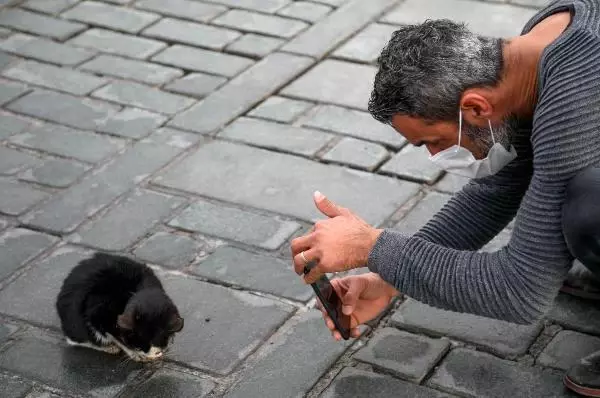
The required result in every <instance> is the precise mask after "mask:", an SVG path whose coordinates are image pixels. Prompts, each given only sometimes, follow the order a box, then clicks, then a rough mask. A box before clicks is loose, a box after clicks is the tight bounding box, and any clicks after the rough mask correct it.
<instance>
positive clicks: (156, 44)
mask: <svg viewBox="0 0 600 398" xmlns="http://www.w3.org/2000/svg"><path fill="white" fill-rule="evenodd" d="M67 44H71V45H73V46H79V47H84V48H88V49H92V50H96V51H100V52H105V53H109V54H115V55H122V56H125V57H131V58H147V57H149V56H150V55H152V54H156V53H157V52H158V51H160V50H162V49H163V48H165V47H167V45H166V44H165V43H163V42H160V41H157V40H154V39H148V38H144V37H138V36H131V35H126V34H123V33H119V32H113V31H110V30H106V29H89V30H86V31H85V32H83V33H81V34H80V35H79V36H76V37H74V38H72V39H71V40H69V41H67Z"/></svg>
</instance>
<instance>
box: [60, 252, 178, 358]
mask: <svg viewBox="0 0 600 398" xmlns="http://www.w3.org/2000/svg"><path fill="white" fill-rule="evenodd" d="M56 309H57V311H58V315H59V317H60V321H61V325H62V329H63V332H64V334H65V335H66V337H67V342H68V343H69V344H70V345H75V346H84V347H88V348H93V349H96V350H99V351H104V352H108V353H110V354H118V353H119V352H121V351H124V352H125V353H126V354H127V355H128V356H129V357H130V358H132V359H134V360H136V361H151V360H155V359H158V358H160V357H162V356H163V354H164V352H165V349H166V348H167V346H168V344H169V340H170V339H171V337H172V336H173V335H174V334H175V333H177V332H179V331H181V330H182V329H183V318H182V317H181V316H180V315H179V311H178V310H177V307H176V306H175V304H173V302H172V301H171V299H170V298H169V296H167V294H166V293H165V291H164V289H163V286H162V284H161V283H160V281H159V280H158V278H157V277H156V276H155V274H154V272H153V271H152V270H151V269H150V268H149V267H148V266H146V265H145V264H141V263H138V262H136V261H134V260H131V259H129V258H127V257H122V256H116V255H110V254H104V253H96V254H94V256H93V257H91V258H88V259H85V260H83V261H81V262H80V263H79V264H78V265H77V266H76V267H75V268H73V270H71V272H70V273H69V275H68V276H67V278H66V279H65V281H64V283H63V286H62V288H61V291H60V293H59V295H58V299H57V301H56Z"/></svg>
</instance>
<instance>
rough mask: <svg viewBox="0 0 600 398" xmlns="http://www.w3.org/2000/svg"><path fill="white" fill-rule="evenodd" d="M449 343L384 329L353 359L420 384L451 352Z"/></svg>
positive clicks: (443, 340) (376, 333)
mask: <svg viewBox="0 0 600 398" xmlns="http://www.w3.org/2000/svg"><path fill="white" fill-rule="evenodd" d="M449 348H450V341H448V340H446V339H438V340H434V339H429V338H425V337H422V336H418V335H413V334H410V333H406V332H402V331H399V330H396V329H394V328H383V329H381V330H379V331H377V332H375V336H374V337H373V338H372V339H371V340H370V341H369V344H368V345H367V346H366V347H364V348H362V349H361V350H360V351H359V352H358V353H356V355H354V358H355V359H357V360H359V361H362V362H366V363H369V364H371V365H373V366H375V367H377V368H380V369H384V370H385V371H387V372H392V373H394V374H395V375H397V376H398V377H400V378H402V379H406V380H409V381H414V382H416V383H418V384H420V383H421V382H422V381H423V379H424V378H425V376H427V374H428V373H429V372H430V371H431V369H433V367H434V366H435V365H436V364H437V362H438V361H439V360H440V359H442V357H443V356H444V355H445V354H446V352H448V349H449Z"/></svg>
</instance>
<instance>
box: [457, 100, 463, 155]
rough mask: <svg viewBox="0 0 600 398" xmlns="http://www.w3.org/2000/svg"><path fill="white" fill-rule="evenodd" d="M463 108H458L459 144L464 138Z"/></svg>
mask: <svg viewBox="0 0 600 398" xmlns="http://www.w3.org/2000/svg"><path fill="white" fill-rule="evenodd" d="M462 119H463V118H462V109H461V108H458V146H460V141H461V138H462Z"/></svg>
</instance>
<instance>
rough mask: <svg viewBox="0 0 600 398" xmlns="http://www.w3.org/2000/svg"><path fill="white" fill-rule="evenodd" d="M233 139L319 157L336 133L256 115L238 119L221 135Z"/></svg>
mask: <svg viewBox="0 0 600 398" xmlns="http://www.w3.org/2000/svg"><path fill="white" fill-rule="evenodd" d="M218 136H219V137H220V138H225V139H228V140H232V141H240V142H244V143H246V144H251V145H256V146H258V147H262V148H267V149H276V150H280V151H284V152H290V153H295V154H299V155H304V156H315V155H316V154H317V152H319V151H320V150H321V149H323V147H325V146H326V145H327V144H329V143H330V142H331V141H332V140H333V138H334V136H333V135H332V134H329V133H325V132H323V131H318V130H311V129H306V128H302V127H294V126H289V125H285V124H278V123H272V122H267V121H263V120H258V119H252V118H238V119H237V120H235V121H234V122H233V123H232V124H230V125H229V126H227V127H226V128H225V129H224V130H223V131H221V132H220V133H219V135H218Z"/></svg>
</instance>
